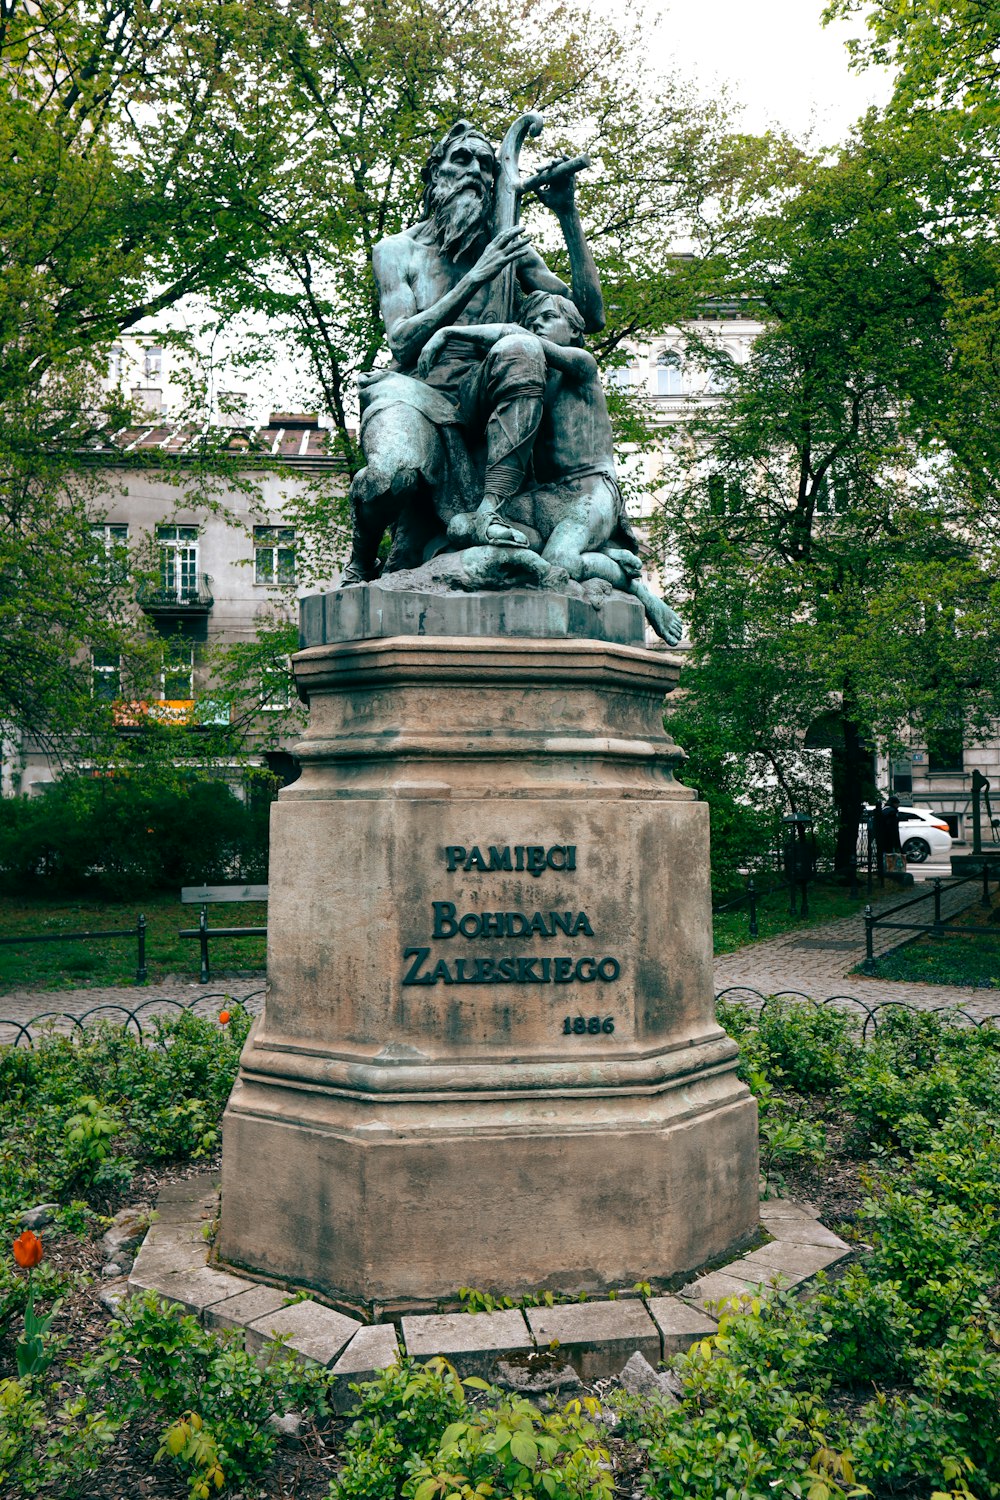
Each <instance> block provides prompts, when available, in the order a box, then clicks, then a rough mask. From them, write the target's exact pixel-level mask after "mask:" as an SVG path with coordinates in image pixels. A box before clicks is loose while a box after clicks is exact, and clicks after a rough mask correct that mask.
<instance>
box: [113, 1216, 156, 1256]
mask: <svg viewBox="0 0 1000 1500" xmlns="http://www.w3.org/2000/svg"><path fill="white" fill-rule="evenodd" d="M149 1218H150V1210H149V1209H148V1208H123V1209H122V1210H121V1212H120V1213H117V1214H115V1216H114V1218H113V1219H112V1221H111V1224H110V1226H109V1227H108V1229H107V1230H106V1231H105V1232H104V1234H103V1235H102V1236H101V1249H102V1250H103V1251H104V1253H105V1255H117V1254H119V1253H120V1252H123V1251H125V1252H127V1251H129V1250H131V1249H133V1248H134V1247H135V1246H136V1245H138V1244H139V1243H140V1242H141V1240H142V1238H143V1236H144V1235H145V1233H146V1230H147V1228H148V1227H149Z"/></svg>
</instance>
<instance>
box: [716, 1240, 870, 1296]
mask: <svg viewBox="0 0 1000 1500" xmlns="http://www.w3.org/2000/svg"><path fill="white" fill-rule="evenodd" d="M849 1254H850V1251H849V1250H848V1249H847V1248H846V1247H845V1248H844V1249H842V1250H837V1249H835V1248H831V1247H830V1246H829V1245H796V1244H792V1243H790V1242H789V1241H787V1240H773V1241H772V1242H771V1244H769V1245H762V1246H761V1248H760V1249H759V1250H754V1251H753V1252H752V1253H751V1254H750V1255H744V1256H743V1258H742V1259H741V1260H738V1261H735V1262H734V1263H733V1265H732V1267H731V1268H730V1269H731V1270H732V1271H733V1273H734V1274H738V1275H739V1276H741V1277H744V1276H745V1277H747V1279H749V1280H752V1281H771V1280H772V1279H773V1277H774V1276H775V1275H776V1274H777V1275H780V1276H781V1277H782V1279H783V1280H784V1281H785V1282H787V1284H788V1285H789V1286H797V1285H798V1283H799V1282H800V1281H808V1280H809V1278H810V1277H811V1276H815V1275H816V1273H817V1271H826V1270H829V1269H830V1268H831V1267H832V1266H835V1265H836V1264H837V1263H838V1261H841V1260H844V1259H845V1258H846V1257H847V1256H848V1255H849Z"/></svg>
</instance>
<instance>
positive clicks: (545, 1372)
mask: <svg viewBox="0 0 1000 1500" xmlns="http://www.w3.org/2000/svg"><path fill="white" fill-rule="evenodd" d="M492 1378H493V1380H494V1382H495V1383H496V1384H497V1385H498V1386H500V1388H501V1389H502V1390H505V1391H518V1392H520V1394H521V1395H523V1396H541V1395H544V1394H546V1393H548V1394H552V1395H556V1394H565V1393H567V1392H569V1391H573V1390H578V1389H579V1388H580V1386H581V1385H582V1384H583V1382H582V1381H581V1379H580V1377H579V1375H578V1374H577V1373H576V1371H575V1370H574V1369H573V1366H572V1365H568V1364H566V1363H565V1362H564V1361H563V1360H562V1359H561V1358H560V1356H559V1354H558V1353H552V1352H550V1351H549V1350H548V1349H535V1350H532V1351H531V1352H529V1353H528V1354H524V1355H521V1356H520V1357H518V1356H514V1357H512V1358H509V1359H498V1360H497V1362H496V1366H495V1369H494V1374H493V1377H492Z"/></svg>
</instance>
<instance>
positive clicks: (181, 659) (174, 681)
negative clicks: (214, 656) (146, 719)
mask: <svg viewBox="0 0 1000 1500" xmlns="http://www.w3.org/2000/svg"><path fill="white" fill-rule="evenodd" d="M160 697H161V698H163V699H165V700H166V701H167V702H168V703H177V702H190V701H191V699H192V698H193V697H194V642H193V641H191V640H189V639H188V637H187V636H184V635H174V636H171V637H170V639H169V640H167V641H164V643H163V669H162V671H161V673H160Z"/></svg>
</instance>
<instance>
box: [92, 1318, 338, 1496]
mask: <svg viewBox="0 0 1000 1500" xmlns="http://www.w3.org/2000/svg"><path fill="white" fill-rule="evenodd" d="M327 1383H328V1377H327V1375H326V1373H325V1371H323V1370H321V1369H318V1368H315V1367H308V1366H305V1365H303V1364H302V1363H301V1362H300V1361H299V1360H298V1359H297V1358H296V1357H295V1355H293V1354H292V1353H291V1352H290V1351H289V1350H286V1349H283V1348H281V1347H280V1346H277V1345H276V1346H274V1349H273V1352H272V1354H271V1357H270V1358H269V1359H268V1360H267V1361H266V1362H263V1363H262V1362H260V1361H258V1359H257V1357H256V1355H255V1354H252V1353H248V1352H247V1350H246V1349H245V1348H243V1346H242V1336H241V1334H240V1333H239V1331H237V1330H233V1331H232V1332H231V1333H223V1334H216V1333H211V1332H209V1331H208V1330H207V1329H204V1328H202V1327H201V1325H200V1323H199V1322H198V1320H197V1318H193V1317H189V1316H187V1315H186V1314H184V1313H182V1311H181V1309H180V1308H179V1307H176V1306H169V1305H167V1304H166V1303H163V1302H161V1301H159V1300H158V1298H157V1297H156V1295H155V1294H154V1293H151V1292H149V1293H146V1295H145V1296H144V1297H140V1298H135V1299H133V1300H132V1301H131V1302H129V1303H128V1304H126V1305H125V1307H123V1308H122V1309H121V1310H120V1312H119V1316H118V1319H117V1320H116V1321H115V1322H114V1323H113V1324H112V1325H111V1332H110V1334H109V1335H108V1337H107V1339H106V1340H105V1341H104V1345H103V1348H102V1350H101V1352H100V1354H99V1356H98V1357H97V1358H96V1359H95V1360H93V1361H92V1362H91V1363H90V1364H89V1365H88V1367H87V1370H86V1385H87V1388H88V1391H89V1392H90V1393H99V1394H100V1395H101V1396H102V1397H103V1398H105V1399H108V1400H110V1403H111V1405H112V1407H113V1409H114V1410H115V1412H116V1413H118V1414H119V1415H120V1416H121V1417H123V1418H126V1419H127V1418H129V1417H135V1416H139V1415H141V1414H143V1413H144V1412H146V1411H148V1410H150V1409H151V1408H152V1409H156V1410H158V1411H160V1412H162V1414H163V1417H164V1419H165V1421H166V1424H167V1425H166V1427H165V1429H164V1431H163V1433H162V1441H161V1443H160V1447H159V1449H158V1451H157V1455H156V1457H157V1459H158V1460H160V1461H174V1462H177V1463H179V1464H180V1465H181V1466H182V1467H183V1468H185V1469H186V1470H187V1472H188V1476H189V1483H190V1488H191V1493H192V1495H193V1496H195V1497H197V1500H207V1496H208V1494H209V1493H210V1488H209V1487H210V1486H211V1491H214V1490H216V1489H221V1488H222V1487H223V1485H225V1484H227V1483H229V1482H231V1481H233V1480H235V1481H237V1482H242V1481H247V1480H251V1479H254V1478H256V1477H258V1476H259V1475H260V1474H262V1473H263V1472H264V1471H265V1470H266V1469H267V1467H268V1465H269V1463H270V1461H271V1459H272V1457H273V1455H274V1450H275V1446H276V1443H277V1439H276V1437H275V1435H274V1433H273V1432H272V1431H271V1430H270V1428H269V1427H268V1426H267V1419H268V1417H269V1416H270V1415H271V1414H272V1413H274V1412H277V1413H279V1414H284V1413H285V1412H287V1411H290V1410H292V1409H294V1410H296V1411H309V1412H312V1413H313V1414H314V1415H323V1414H325V1413H326V1411H327V1404H326V1390H327Z"/></svg>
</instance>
